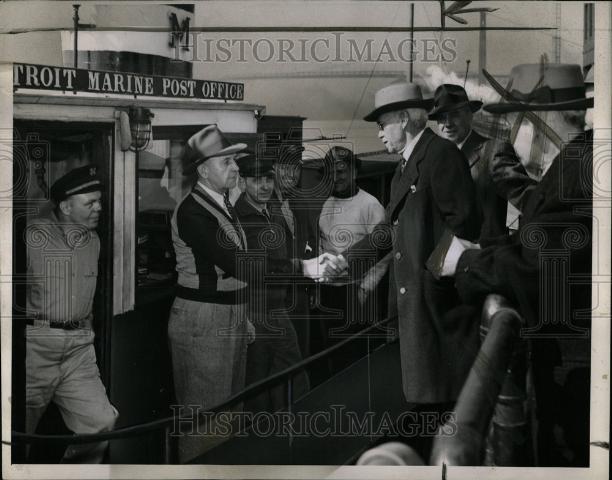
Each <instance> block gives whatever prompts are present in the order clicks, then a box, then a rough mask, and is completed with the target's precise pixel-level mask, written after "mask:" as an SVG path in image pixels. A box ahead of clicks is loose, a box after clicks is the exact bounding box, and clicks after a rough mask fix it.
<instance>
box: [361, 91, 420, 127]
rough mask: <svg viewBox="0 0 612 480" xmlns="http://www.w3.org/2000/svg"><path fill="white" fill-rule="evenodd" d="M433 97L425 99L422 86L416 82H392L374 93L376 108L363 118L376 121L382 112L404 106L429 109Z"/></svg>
mask: <svg viewBox="0 0 612 480" xmlns="http://www.w3.org/2000/svg"><path fill="white" fill-rule="evenodd" d="M431 105H432V99H424V98H423V94H422V93H421V87H419V86H418V85H417V84H416V83H409V82H401V83H392V84H391V85H388V86H386V87H384V88H381V89H380V90H379V91H378V92H376V94H375V95H374V110H372V111H371V112H370V113H368V114H367V115H366V116H365V117H363V119H364V120H365V121H366V122H375V121H377V120H378V117H380V116H381V115H382V114H384V113H387V112H393V111H395V110H402V109H404V108H422V109H424V110H429V109H430V108H431Z"/></svg>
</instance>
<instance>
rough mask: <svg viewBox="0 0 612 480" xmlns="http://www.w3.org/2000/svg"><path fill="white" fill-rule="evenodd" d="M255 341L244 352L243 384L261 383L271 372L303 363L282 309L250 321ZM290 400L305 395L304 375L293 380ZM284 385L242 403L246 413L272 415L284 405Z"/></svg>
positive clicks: (290, 324) (285, 394)
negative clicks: (244, 379)
mask: <svg viewBox="0 0 612 480" xmlns="http://www.w3.org/2000/svg"><path fill="white" fill-rule="evenodd" d="M252 321H253V324H254V325H255V334H256V337H255V341H254V342H253V343H251V344H250V345H249V348H248V350H247V366H246V384H247V385H250V384H252V383H254V382H258V381H260V380H263V379H264V378H266V377H269V376H270V375H273V374H274V373H278V372H280V371H282V370H285V369H286V368H289V367H292V366H294V365H295V364H296V363H298V362H300V361H301V360H302V355H301V353H300V347H299V345H298V340H297V335H296V333H295V328H294V327H293V323H292V322H291V320H289V317H288V316H287V314H286V313H285V312H283V311H282V310H276V311H271V312H270V313H268V314H267V315H257V316H256V317H254V318H253V319H252ZM292 383H293V391H292V399H293V400H294V401H295V400H296V399H298V398H299V397H301V396H302V395H304V394H305V393H306V392H308V390H309V388H310V386H309V380H308V375H307V374H306V373H305V372H301V373H298V374H297V375H295V376H294V377H293V378H292ZM287 402H288V395H287V387H286V384H284V385H283V384H281V385H279V386H277V387H274V388H271V389H268V390H266V391H264V392H262V393H260V394H259V395H256V396H255V397H253V398H251V399H250V400H247V401H246V402H245V410H246V411H252V412H261V411H267V412H275V411H278V410H280V409H282V408H283V407H285V406H286V405H287Z"/></svg>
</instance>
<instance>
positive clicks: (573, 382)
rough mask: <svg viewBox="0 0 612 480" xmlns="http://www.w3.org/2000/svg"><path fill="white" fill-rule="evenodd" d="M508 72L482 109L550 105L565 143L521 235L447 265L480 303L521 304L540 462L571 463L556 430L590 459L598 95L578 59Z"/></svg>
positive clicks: (469, 297) (581, 458)
mask: <svg viewBox="0 0 612 480" xmlns="http://www.w3.org/2000/svg"><path fill="white" fill-rule="evenodd" d="M510 79H511V80H512V86H513V87H512V88H513V90H512V91H511V92H508V94H509V97H508V98H509V101H508V102H502V103H497V104H491V105H485V107H484V108H485V110H488V111H489V112H491V113H509V112H525V111H538V112H547V113H546V117H545V119H546V123H547V124H548V125H549V126H550V128H552V129H553V133H554V134H555V135H557V136H558V137H560V138H561V139H562V141H563V142H564V144H563V146H562V148H561V151H560V152H559V154H558V155H557V156H556V157H555V158H554V160H553V161H552V163H551V166H550V168H549V169H548V171H547V172H546V174H545V175H544V177H543V178H542V180H541V181H540V183H539V184H538V185H537V187H536V188H534V189H533V190H532V192H531V193H530V195H529V197H528V199H527V201H526V204H525V206H524V208H523V215H522V217H521V219H520V226H519V230H518V232H517V234H516V235H513V236H511V237H501V238H500V239H498V241H497V242H495V243H494V244H492V245H490V246H488V247H487V248H483V249H482V250H471V249H468V250H466V251H464V252H463V253H462V254H461V255H460V256H459V257H457V256H455V257H454V258H450V259H447V260H448V261H447V262H445V266H444V269H446V274H448V275H452V274H455V282H456V284H457V288H458V291H459V293H460V295H461V297H462V298H463V299H464V301H466V302H470V303H474V304H479V303H480V302H482V300H483V299H484V297H485V296H486V295H487V294H489V293H497V294H501V295H503V296H504V297H506V298H507V299H508V300H510V302H512V303H513V304H514V305H515V306H516V307H517V308H518V311H519V313H520V314H521V315H522V316H523V318H524V320H525V322H526V327H527V328H526V329H524V330H523V332H522V335H523V337H525V338H528V339H529V342H530V349H531V363H532V368H533V378H534V387H535V393H536V398H537V411H536V414H537V417H538V442H537V443H538V454H539V458H540V465H541V466H561V465H567V464H568V463H567V462H568V460H567V459H566V458H562V455H561V453H560V452H559V451H558V450H557V442H556V441H555V436H558V435H556V434H555V433H554V431H555V430H556V429H558V430H560V431H561V432H562V433H563V436H564V441H565V443H566V446H567V449H568V450H569V451H570V452H571V458H570V459H569V465H571V466H577V467H578V466H582V467H584V466H588V464H589V390H590V389H589V381H590V368H589V367H590V362H589V361H588V359H589V358H590V341H589V328H590V314H589V312H590V311H591V285H590V280H588V279H590V278H591V263H592V251H591V238H592V222H593V218H592V214H591V212H592V203H593V198H592V195H593V170H594V168H596V166H595V165H593V163H592V162H593V132H592V130H590V131H586V132H585V131H583V130H584V117H585V111H586V109H587V108H590V107H592V105H593V99H592V98H587V97H586V96H585V87H584V82H583V77H582V72H581V69H580V67H579V66H578V65H570V64H548V65H545V66H544V68H543V67H542V66H541V65H540V64H523V65H517V66H515V67H514V68H513V69H512V71H511V73H510ZM538 123H539V122H538ZM547 134H548V135H552V134H551V133H547ZM558 265H563V266H564V267H563V268H560V267H559V266H558ZM572 337H573V338H572ZM585 359H586V360H585ZM561 374H562V375H561ZM559 378H563V380H559Z"/></svg>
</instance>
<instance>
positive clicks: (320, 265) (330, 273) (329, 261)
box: [302, 253, 348, 282]
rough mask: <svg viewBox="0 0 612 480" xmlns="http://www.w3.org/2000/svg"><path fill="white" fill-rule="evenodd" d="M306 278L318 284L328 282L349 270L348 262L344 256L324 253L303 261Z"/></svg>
mask: <svg viewBox="0 0 612 480" xmlns="http://www.w3.org/2000/svg"><path fill="white" fill-rule="evenodd" d="M302 266H303V271H304V276H305V277H309V278H312V279H313V280H314V281H316V282H328V281H330V279H333V278H335V277H338V276H339V275H342V274H343V273H345V272H346V271H347V269H348V262H347V261H346V260H345V258H344V257H343V256H342V255H338V256H336V255H333V254H331V253H323V254H321V255H319V256H318V257H316V258H311V259H309V260H302Z"/></svg>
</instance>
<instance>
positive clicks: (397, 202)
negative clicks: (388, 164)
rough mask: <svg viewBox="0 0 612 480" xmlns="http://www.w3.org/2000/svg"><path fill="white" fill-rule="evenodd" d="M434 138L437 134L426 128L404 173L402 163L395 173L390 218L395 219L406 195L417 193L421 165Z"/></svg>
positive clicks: (389, 210) (390, 202)
mask: <svg viewBox="0 0 612 480" xmlns="http://www.w3.org/2000/svg"><path fill="white" fill-rule="evenodd" d="M434 136H435V133H433V132H432V131H431V130H430V129H429V128H426V129H425V131H424V132H423V135H422V136H421V138H420V139H419V141H418V142H417V144H416V146H415V147H414V150H413V151H412V155H410V158H409V159H408V164H407V165H406V168H405V170H404V172H403V173H402V172H401V163H400V165H399V166H398V169H397V170H396V171H395V175H394V176H393V181H392V182H391V198H390V200H389V206H388V207H387V212H388V214H389V218H391V219H392V218H394V215H395V210H397V208H398V207H399V206H401V205H403V200H404V198H405V197H406V195H407V194H408V193H410V192H415V191H416V189H417V188H418V186H417V184H418V180H419V175H420V163H421V162H422V161H423V159H424V158H425V154H426V153H427V146H428V145H429V143H430V142H431V140H432V139H433V138H434ZM402 161H403V159H402Z"/></svg>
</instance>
